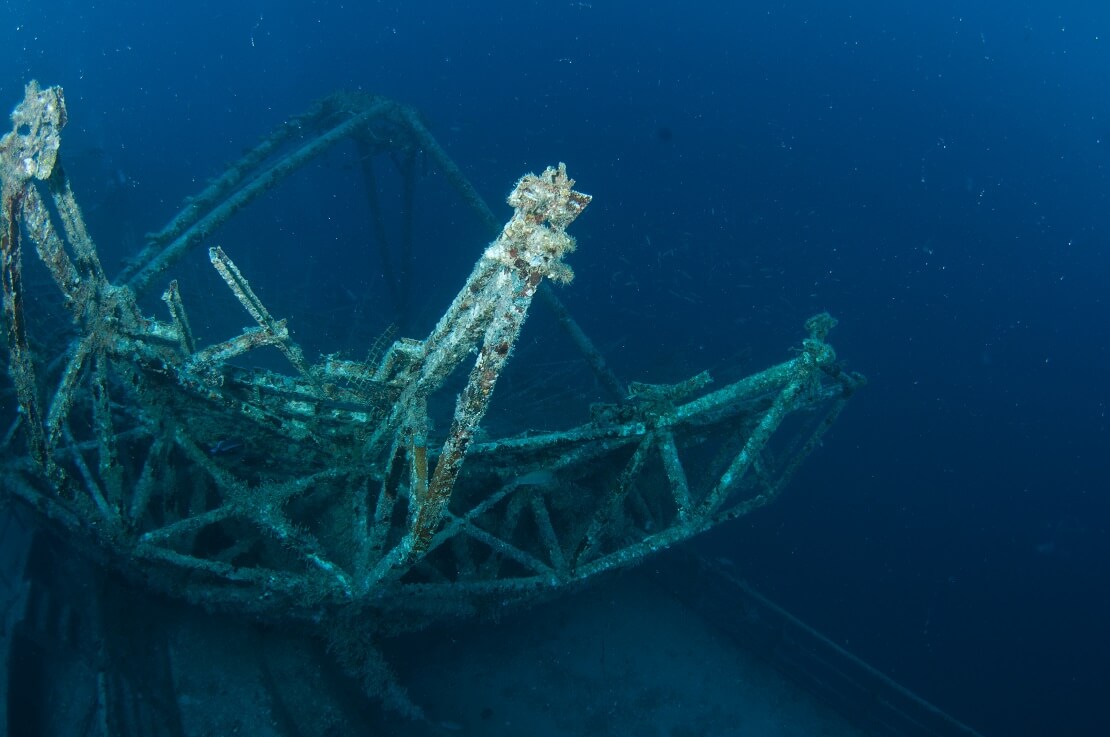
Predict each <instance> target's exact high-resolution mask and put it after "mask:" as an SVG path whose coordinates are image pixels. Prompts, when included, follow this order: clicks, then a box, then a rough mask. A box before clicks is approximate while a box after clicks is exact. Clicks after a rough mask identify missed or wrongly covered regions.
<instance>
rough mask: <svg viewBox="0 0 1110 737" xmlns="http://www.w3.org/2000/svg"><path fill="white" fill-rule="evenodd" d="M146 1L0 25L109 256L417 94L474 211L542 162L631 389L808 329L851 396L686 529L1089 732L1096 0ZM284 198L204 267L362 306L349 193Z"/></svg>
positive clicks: (1033, 717)
mask: <svg viewBox="0 0 1110 737" xmlns="http://www.w3.org/2000/svg"><path fill="white" fill-rule="evenodd" d="M170 7H171V9H157V8H156V7H155V3H150V2H119V1H117V2H96V3H79V2H60V1H54V2H30V1H29V0H24V1H23V2H7V3H5V4H4V5H3V7H2V8H0V100H2V101H7V102H6V103H4V104H14V103H15V102H16V101H17V100H19V99H20V97H21V90H22V85H23V84H24V83H25V82H26V81H27V80H29V79H31V78H37V79H39V80H40V81H41V82H42V83H44V84H61V85H63V86H64V88H65V90H66V95H67V100H68V103H69V113H70V118H71V121H72V122H71V124H70V127H69V129H67V132H66V133H67V139H66V146H67V153H66V155H67V156H68V157H69V158H68V159H67V161H71V162H72V163H71V164H70V165H69V167H70V169H71V171H72V176H73V179H74V182H75V186H76V187H77V189H78V192H79V196H81V199H82V202H84V203H86V205H85V207H86V211H87V215H88V218H89V220H90V223H91V225H92V227H93V230H94V236H96V237H97V238H98V240H99V241H100V242H101V245H102V248H103V249H104V250H106V251H108V252H109V253H112V254H114V256H115V257H117V258H119V257H122V256H124V255H125V253H126V252H127V250H128V247H129V244H130V246H131V247H135V246H137V245H138V244H140V243H141V234H142V233H143V232H144V231H145V230H150V229H154V228H156V227H158V226H160V225H161V224H163V223H164V222H165V220H166V219H167V218H168V217H170V216H171V215H172V214H173V213H174V212H175V210H176V207H177V206H178V205H179V204H180V202H181V199H182V198H183V197H184V196H185V195H187V194H190V193H192V192H195V191H197V190H199V189H200V187H201V186H202V185H203V181H204V179H205V178H206V177H208V176H210V175H212V174H215V173H217V172H218V171H219V168H220V166H221V165H222V164H223V163H224V162H226V161H229V160H231V159H233V158H234V157H236V156H237V155H238V154H239V152H240V151H241V150H242V149H243V148H244V147H246V146H249V145H251V144H253V143H254V142H255V141H256V140H257V139H258V138H259V137H260V136H261V135H262V134H264V133H265V132H267V131H269V130H270V129H272V128H273V127H274V126H275V125H277V124H278V123H280V122H281V121H282V120H283V119H285V118H286V117H288V116H290V115H292V114H296V113H297V112H299V111H301V110H303V109H304V108H306V107H307V106H308V105H309V104H310V103H311V102H312V101H313V100H315V99H317V98H318V97H320V96H321V95H323V94H325V93H327V92H330V91H332V90H336V89H341V88H346V89H359V90H366V91H370V92H373V93H378V94H384V95H387V96H390V97H393V98H395V99H398V100H400V101H403V102H406V103H408V104H411V105H413V106H414V107H416V108H417V109H419V110H420V111H421V113H422V114H423V115H424V117H425V120H426V121H427V124H428V126H429V128H430V129H431V131H432V132H433V134H435V135H436V136H437V138H438V139H439V140H440V142H441V143H442V144H443V145H444V147H445V148H446V149H447V151H448V152H449V153H450V154H451V156H452V157H453V158H454V159H455V160H456V161H457V162H459V164H460V165H461V166H462V167H463V169H464V171H465V172H466V173H467V174H468V176H470V177H471V178H472V180H473V181H474V183H475V184H476V186H477V187H478V189H479V190H480V191H481V192H482V194H483V195H485V196H486V198H487V199H489V200H490V201H491V202H494V203H500V201H501V200H502V198H503V197H504V195H505V194H506V193H507V192H508V190H509V189H510V187H511V186H512V183H513V182H514V181H515V179H516V178H517V177H519V176H520V175H521V174H523V173H524V172H526V171H529V170H539V169H542V168H543V167H544V166H546V165H548V164H553V163H556V162H558V161H565V162H567V165H568V170H569V171H570V173H571V175H572V176H574V177H575V178H576V179H577V180H578V182H579V187H580V188H581V189H582V190H584V191H586V192H589V193H590V194H592V195H593V196H594V198H595V200H594V204H593V205H591V207H590V209H589V210H588V211H587V213H586V214H585V215H583V217H582V218H581V219H580V221H579V222H577V223H575V225H574V226H573V232H574V234H575V235H576V236H577V238H578V239H579V251H578V252H577V253H575V254H574V255H573V256H572V257H571V263H572V265H573V267H574V268H575V270H576V271H577V273H578V277H577V279H576V280H575V281H574V283H573V284H572V285H570V286H569V287H565V288H562V290H561V293H562V295H563V297H564V299H565V301H566V302H567V304H568V306H569V307H570V308H571V309H572V310H573V311H574V312H575V314H576V315H578V316H579V317H580V319H581V321H582V323H583V327H584V328H585V329H586V331H587V332H588V333H589V334H590V335H591V336H592V337H593V338H594V339H595V341H596V342H597V343H598V344H600V345H602V346H605V347H606V349H607V352H608V354H609V357H610V359H611V361H612V363H613V366H614V368H615V369H616V370H617V371H618V373H620V374H621V375H622V376H623V377H626V378H629V379H639V380H656V381H665V380H675V379H679V378H682V377H683V376H684V375H688V374H689V373H692V372H693V371H696V370H699V369H700V368H702V367H704V366H720V365H723V364H726V362H727V361H729V360H731V359H732V358H733V357H736V356H742V357H743V360H744V361H745V362H746V363H745V366H746V367H747V368H748V369H754V368H759V367H762V366H765V365H767V364H768V363H770V362H772V361H777V360H780V359H782V358H783V357H784V356H786V355H787V350H788V348H789V347H790V346H791V345H793V344H795V343H796V342H797V341H798V339H799V338H800V337H801V335H802V328H801V326H802V323H803V321H804V320H805V318H806V317H808V316H809V315H811V314H813V313H815V312H819V311H821V310H829V311H830V312H831V313H833V314H834V315H835V316H837V317H838V318H839V319H840V326H839V327H838V328H837V329H836V330H835V331H834V333H833V334H832V335H831V336H830V339H831V341H832V342H833V344H834V345H835V347H836V348H837V350H838V352H839V354H840V356H841V357H842V358H844V359H845V360H847V361H848V362H849V364H850V366H851V367H852V368H855V369H858V370H860V371H863V372H864V373H866V374H867V376H868V378H869V379H870V385H869V386H868V387H867V388H866V389H865V390H863V391H862V392H860V393H859V395H858V397H857V398H856V399H854V400H853V401H852V403H850V405H849V407H848V409H847V410H846V412H845V413H844V415H843V416H842V418H841V420H840V421H839V423H838V424H837V425H836V426H835V427H834V428H833V430H832V432H831V433H830V434H829V436H828V438H827V440H826V442H825V445H824V447H823V448H821V449H820V450H819V451H818V452H817V453H816V454H815V455H814V457H813V458H812V459H811V460H810V462H809V463H808V464H807V465H806V466H805V467H804V469H803V471H802V472H801V473H800V474H799V476H798V477H797V479H796V482H795V483H794V485H793V487H792V488H791V489H790V491H789V493H788V494H787V495H786V496H785V497H784V498H783V499H782V500H780V501H779V502H777V503H776V504H775V505H773V506H772V507H771V508H770V509H768V510H766V511H764V512H761V513H760V514H758V515H756V516H754V517H751V518H749V519H745V520H742V521H740V522H738V523H736V524H734V525H732V526H730V527H728V528H726V529H724V530H720V531H717V532H716V533H714V534H713V535H711V537H710V538H709V539H708V540H705V541H702V543H701V545H702V546H703V547H704V548H706V549H708V550H709V551H711V552H712V553H713V554H714V555H717V556H722V557H728V558H730V559H732V560H734V561H735V562H736V565H737V566H739V567H740V568H741V569H742V570H743V571H744V573H745V575H746V576H747V577H748V578H749V579H750V580H751V581H752V582H753V583H754V584H755V585H756V586H757V587H758V588H760V589H761V590H763V591H764V592H765V593H767V594H768V595H769V596H770V597H771V598H773V599H775V600H776V601H778V602H779V603H781V604H783V605H784V606H786V607H787V608H788V609H790V610H792V611H793V612H794V613H796V614H797V615H798V616H800V617H801V618H803V619H804V620H806V621H808V622H809V623H811V624H812V625H814V626H815V627H817V628H818V629H820V630H822V631H823V632H825V633H826V634H828V635H829V636H830V637H831V638H832V639H834V640H835V641H837V642H840V643H843V644H845V645H847V646H848V647H849V648H850V649H852V650H853V651H854V652H856V653H857V654H859V655H860V656H862V657H863V658H865V659H867V660H869V661H871V662H873V663H874V664H875V665H877V666H878V667H880V668H881V669H883V670H884V671H886V672H888V673H890V674H892V675H893V676H894V677H895V678H897V679H898V680H900V681H901V682H903V683H904V684H905V685H907V686H908V687H910V688H912V689H915V690H917V691H919V692H920V693H921V694H922V695H924V696H925V697H927V698H929V699H931V700H933V701H935V702H936V703H937V704H938V705H940V706H942V707H943V708H945V709H947V710H949V711H950V712H952V713H953V714H955V715H956V716H957V717H959V718H961V719H963V720H965V721H967V722H969V723H970V724H972V725H973V726H975V727H976V728H978V729H979V730H981V731H982V732H984V733H985V734H988V735H1045V734H1074V735H1101V734H1110V717H1107V716H1106V714H1105V712H1104V709H1103V704H1102V703H1101V702H1102V701H1103V700H1104V698H1105V695H1106V694H1107V693H1110V675H1108V670H1107V666H1106V664H1107V663H1108V662H1110V642H1108V635H1107V634H1106V629H1105V623H1106V622H1107V621H1110V583H1108V582H1110V570H1108V569H1110V541H1108V538H1107V524H1108V518H1110V500H1108V499H1107V497H1106V494H1107V487H1108V483H1107V479H1108V478H1110V461H1108V460H1107V459H1108V457H1110V455H1108V452H1107V447H1108V441H1110V433H1108V429H1107V427H1108V421H1107V411H1108V410H1110V406H1108V405H1110V392H1108V388H1107V387H1108V381H1107V378H1108V368H1107V366H1108V362H1110V352H1108V349H1107V344H1108V342H1110V319H1108V318H1110V312H1108V307H1107V304H1106V292H1107V286H1108V285H1110V253H1108V246H1110V208H1108V202H1107V193H1108V191H1110V189H1108V187H1110V182H1108V178H1107V170H1106V166H1107V163H1108V161H1110V94H1108V90H1110V5H1107V4H1105V3H1099V2H1092V1H1090V0H1087V1H1085V2H1069V1H1064V2H1061V1H1059V0H1056V1H1054V2H1044V1H1042V2H1005V3H1003V2H998V1H997V0H995V2H978V3H971V2H951V1H944V0H942V1H940V2H930V3H917V2H914V3H910V2H890V1H889V0H888V1H884V2H878V1H875V2H862V1H860V0H847V1H846V2H838V3H829V2H814V1H813V0H808V1H807V2H795V3H782V2H766V1H764V2H749V3H734V2H702V3H693V2H662V1H660V0H649V1H646V2H635V3H633V2H616V3H614V2H605V1H604V0H594V1H593V2H565V1H561V0H560V1H557V2H520V1H517V2H501V1H498V2H477V3H475V2H458V3H446V2H443V3H389V2H386V3H382V2H374V3H371V2H365V3H360V2H346V3H338V2H312V3H310V2H296V3H294V2H288V1H287V2H265V1H263V0H249V1H246V2H236V3H227V2H207V1H200V2H192V3H189V4H185V3H179V4H178V3H174V4H170ZM351 181H352V182H354V183H357V179H352V180H351ZM291 186H292V187H293V190H292V191H293V193H294V194H292V195H289V194H287V195H284V199H280V198H278V200H275V201H270V202H260V203H257V204H256V205H254V206H253V207H254V208H256V214H255V217H256V219H260V220H261V221H262V222H264V224H265V225H264V227H262V228H261V229H259V230H255V231H254V232H253V233H250V232H247V231H244V230H242V229H239V230H236V229H234V228H231V229H229V231H228V232H226V233H221V234H220V235H221V242H222V243H223V244H224V246H225V248H227V249H228V250H229V252H232V247H233V246H234V247H235V248H237V249H238V251H239V252H242V251H244V250H246V249H247V247H248V245H250V246H252V247H256V248H257V247H260V246H264V247H265V248H268V249H271V250H270V253H272V254H273V255H274V257H275V259H276V261H277V263H278V268H277V269H276V271H281V270H284V271H286V272H295V271H299V270H305V273H306V274H308V276H309V278H311V279H314V280H316V281H315V282H313V283H314V284H316V285H326V286H329V287H332V288H333V289H332V290H331V291H332V292H333V293H336V294H348V293H349V294H351V295H354V299H356V300H357V298H358V297H359V296H360V295H362V294H364V293H380V288H381V286H382V285H381V279H382V277H381V269H380V265H379V264H378V263H377V262H376V261H375V259H374V257H373V254H367V253H366V248H365V246H362V245H360V243H364V242H365V238H364V236H365V228H366V225H365V222H364V220H365V214H364V213H363V212H360V211H359V210H358V208H357V207H356V206H348V200H350V201H351V202H355V203H357V202H358V199H357V197H354V196H353V195H351V194H350V193H348V194H343V191H344V190H343V187H342V186H340V187H337V189H338V190H339V193H338V194H334V195H333V193H332V192H331V191H328V190H327V189H325V188H321V187H316V186H308V185H306V184H304V183H303V182H302V183H301V184H300V185H298V184H297V182H293V183H292V185H291ZM352 186H353V185H352ZM344 198H346V199H344ZM277 201H280V206H279V205H278V204H276V202H277ZM267 208H269V209H267ZM258 213H261V215H259V214H258ZM497 213H498V216H499V217H500V216H502V215H505V214H506V213H507V208H505V207H502V206H499V207H498V208H497ZM456 214H457V213H456ZM456 214H447V215H440V214H438V213H436V212H435V211H429V212H426V213H424V214H423V217H425V218H427V220H428V221H429V222H431V223H432V225H431V226H430V227H431V228H432V229H433V230H435V231H437V232H440V233H442V234H444V235H448V236H452V235H453V236H455V237H458V239H459V243H458V246H457V248H456V252H457V253H458V258H457V259H456V260H452V259H450V258H447V259H444V260H443V261H442V262H435V263H423V264H421V271H422V273H423V276H422V278H423V279H425V280H427V283H428V284H430V285H433V287H434V288H430V289H429V291H428V292H427V294H429V295H436V299H430V300H429V301H430V302H432V303H433V304H430V306H429V310H431V312H430V313H429V315H430V316H431V317H434V313H435V312H436V311H438V310H440V309H442V306H443V305H444V304H446V299H447V298H448V297H449V296H450V294H451V293H452V291H453V290H454V289H456V288H457V287H458V284H460V283H461V280H462V278H463V276H464V275H465V273H466V271H467V270H468V268H469V265H470V264H471V263H472V262H473V260H474V258H476V256H477V254H478V253H479V251H480V248H481V246H482V242H483V239H484V238H485V237H486V236H485V234H482V233H481V231H480V228H478V227H477V226H476V225H475V224H474V223H473V222H471V221H465V222H463V221H459V222H456V221H455V220H454V219H453V218H454V217H455V215H456ZM460 217H461V215H460ZM360 235H361V236H362V237H363V238H364V240H363V241H361V242H360V241H358V237H360ZM252 237H253V238H255V239H257V240H256V242H253V243H252V242H251V240H250V238H252ZM257 241H264V243H261V244H260V243H259V242H257ZM113 249H116V250H114V251H113ZM233 255H234V253H233ZM248 260H249V259H248ZM254 263H255V264H256V268H255V269H254V270H252V271H250V274H251V278H252V280H253V281H255V282H256V283H265V281H266V274H265V273H263V270H264V269H265V268H266V265H265V262H264V260H263V259H258V258H256V259H255V260H254ZM374 290H378V292H374ZM441 297H442V298H441ZM436 300H438V301H436ZM317 301H319V300H318V299H317ZM312 306H313V308H314V309H316V310H317V311H319V312H324V311H325V310H324V308H325V307H326V305H321V304H313V305H312ZM306 309H307V308H306ZM286 312H288V310H286ZM387 312H388V310H387V309H386V308H381V309H379V310H378V311H377V312H376V313H375V315H376V317H377V322H375V320H371V319H368V320H367V324H366V327H365V331H364V333H365V334H362V333H358V334H355V333H353V332H352V331H348V332H346V333H343V334H342V335H339V334H338V333H337V334H335V335H327V336H315V338H318V342H319V344H320V345H319V349H320V350H323V349H324V348H325V347H326V346H327V345H328V344H329V341H331V340H332V339H342V340H346V341H349V342H351V343H352V344H359V345H365V344H368V343H369V341H370V340H371V339H372V337H373V335H375V334H376V333H378V332H380V330H381V329H382V328H383V327H384V325H385V324H386V323H388V314H386V313H387ZM233 322H234V323H235V324H241V323H242V321H241V320H240V319H239V317H236V319H235V320H234V321H233ZM421 326H422V329H423V328H426V325H422V324H421ZM421 326H417V327H418V328H419V327H421ZM306 329H307V327H302V328H301V330H302V331H304V330H306ZM417 334H419V329H418V330H417ZM531 337H534V338H536V339H542V337H543V336H542V335H536V336H531ZM315 338H314V337H313V336H304V340H305V342H306V343H307V344H309V345H310V346H311V345H314V343H313V341H314V339H315ZM360 341H361V343H360Z"/></svg>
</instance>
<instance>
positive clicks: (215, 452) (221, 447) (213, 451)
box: [208, 438, 243, 456]
mask: <svg viewBox="0 0 1110 737" xmlns="http://www.w3.org/2000/svg"><path fill="white" fill-rule="evenodd" d="M242 449H243V441H242V439H241V438H220V439H219V440H217V441H216V442H215V443H213V444H212V445H210V446H209V447H208V455H210V456H222V455H228V454H229V453H235V452H236V451H239V450H242Z"/></svg>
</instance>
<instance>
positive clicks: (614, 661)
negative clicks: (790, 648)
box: [386, 568, 861, 737]
mask: <svg viewBox="0 0 1110 737" xmlns="http://www.w3.org/2000/svg"><path fill="white" fill-rule="evenodd" d="M396 644H399V645H400V647H399V648H398V647H390V648H389V650H390V651H391V657H390V660H391V662H393V664H394V666H395V667H396V670H397V672H398V674H399V675H400V678H401V681H402V682H403V683H404V684H405V685H406V687H407V688H408V689H409V693H410V695H411V697H412V698H413V700H414V701H416V702H417V703H419V704H421V705H422V706H423V707H424V708H425V709H426V710H427V711H428V713H429V715H431V716H432V717H433V719H434V720H436V721H438V722H439V723H440V727H439V728H436V729H431V728H427V727H423V726H421V725H418V724H414V723H412V722H400V721H399V722H396V723H393V724H392V725H386V727H387V729H388V730H389V732H390V733H393V734H413V735H422V734H450V733H454V734H460V735H483V736H488V737H499V736H502V735H504V736H505V737H508V736H509V735H514V736H515V735H530V736H531V737H546V736H547V735H552V736H554V735H560V736H565V735H597V736H598V737H608V736H613V737H617V736H624V735H636V736H637V737H698V736H701V735H705V736H707V737H708V736H711V735H712V736H717V735H721V736H733V735H735V736H736V737H740V736H741V735H742V736H743V737H771V736H780V735H781V736H785V735H828V736H829V737H849V736H851V737H858V736H859V735H861V733H860V732H858V731H856V730H854V729H853V728H851V727H850V726H849V725H847V724H846V723H845V722H844V720H843V719H842V718H840V717H839V716H838V715H837V714H835V713H834V712H831V711H830V710H829V709H827V708H826V707H825V706H824V705H822V704H820V703H817V702H815V701H814V700H813V699H812V698H811V697H810V696H809V695H808V694H807V693H805V692H800V691H799V690H797V689H796V688H794V687H793V686H792V685H791V684H789V683H788V682H787V681H786V680H785V679H784V678H783V677H782V676H781V675H780V674H779V673H777V672H776V671H774V670H773V669H771V668H770V667H769V666H767V665H766V664H765V663H763V662H760V661H759V660H757V659H755V658H754V657H752V656H751V655H750V654H748V653H746V652H744V651H742V650H740V649H738V648H737V647H736V646H735V645H734V644H733V643H732V642H730V641H729V640H728V639H727V638H725V637H723V636H722V635H720V634H719V633H717V632H716V631H714V630H713V629H712V628H710V627H709V626H708V625H707V624H706V623H705V622H704V621H703V620H702V619H701V618H699V617H698V615H696V614H695V613H694V612H692V611H691V610H689V609H687V608H686V607H685V606H684V605H683V604H682V603H681V602H680V601H678V600H676V599H675V598H674V597H673V596H671V595H670V594H669V593H667V591H666V590H665V589H664V588H663V587H661V586H659V585H658V584H657V583H656V581H655V580H654V577H653V574H652V572H651V570H650V568H647V569H644V570H642V571H635V572H631V573H625V574H622V575H620V576H618V577H615V578H611V579H608V580H606V581H605V582H603V583H601V584H600V585H597V586H594V587H593V588H590V589H587V590H585V591H582V592H579V593H576V594H573V595H570V596H567V597H564V598H562V599H559V600H557V601H555V602H554V603H551V604H548V605H545V606H541V607H538V608H536V609H534V610H532V611H530V612H524V613H517V614H514V615H512V616H507V617H505V618H504V619H503V621H501V622H500V623H498V624H464V625H462V626H459V625H455V626H454V627H452V628H451V629H449V630H448V629H446V628H443V629H436V630H433V631H431V632H425V633H423V634H422V635H420V636H418V638H415V639H408V640H402V641H401V642H400V643H396ZM399 652H405V653H408V654H409V657H408V661H407V662H399V661H398V658H397V655H396V653H399ZM414 653H415V654H414Z"/></svg>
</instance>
